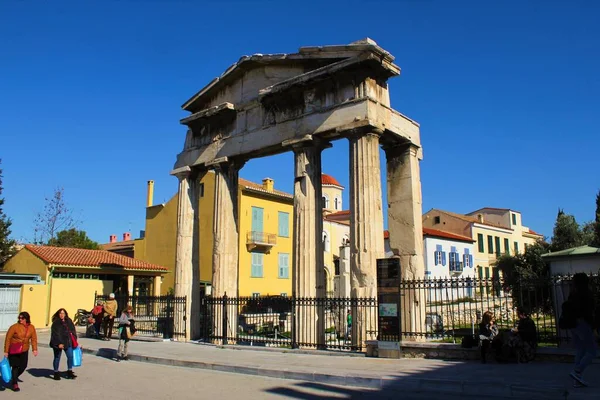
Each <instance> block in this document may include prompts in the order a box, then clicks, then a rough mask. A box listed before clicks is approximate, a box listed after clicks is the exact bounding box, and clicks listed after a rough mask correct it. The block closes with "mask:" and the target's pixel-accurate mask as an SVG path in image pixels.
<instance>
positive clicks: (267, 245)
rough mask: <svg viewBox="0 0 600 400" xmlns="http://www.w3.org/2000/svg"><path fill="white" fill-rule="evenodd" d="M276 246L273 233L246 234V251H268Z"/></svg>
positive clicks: (254, 232)
mask: <svg viewBox="0 0 600 400" xmlns="http://www.w3.org/2000/svg"><path fill="white" fill-rule="evenodd" d="M276 244H277V235H276V234H274V233H266V232H257V231H249V232H248V233H247V234H246V247H248V251H252V250H254V249H257V250H265V251H269V250H271V247H273V246H275V245H276Z"/></svg>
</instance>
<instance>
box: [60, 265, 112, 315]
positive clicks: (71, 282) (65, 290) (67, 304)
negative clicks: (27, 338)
mask: <svg viewBox="0 0 600 400" xmlns="http://www.w3.org/2000/svg"><path fill="white" fill-rule="evenodd" d="M87 273H89V271H88V272H87ZM112 290H113V283H112V281H101V280H99V279H62V278H52V288H51V294H50V315H49V317H50V318H51V317H52V315H53V314H54V313H55V312H56V310H58V309H59V308H64V309H65V310H67V312H68V313H69V317H71V318H74V317H75V313H76V312H77V309H78V308H83V309H86V310H88V311H89V310H91V309H92V308H93V307H94V301H95V298H94V293H98V294H105V295H107V294H109V293H110V292H112Z"/></svg>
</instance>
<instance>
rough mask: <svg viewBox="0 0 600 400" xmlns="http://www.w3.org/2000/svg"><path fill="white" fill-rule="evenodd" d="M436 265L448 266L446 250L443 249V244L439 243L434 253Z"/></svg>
mask: <svg viewBox="0 0 600 400" xmlns="http://www.w3.org/2000/svg"><path fill="white" fill-rule="evenodd" d="M433 257H434V260H435V265H442V266H444V267H445V266H446V252H445V251H442V245H441V244H438V245H436V246H435V252H434V253H433Z"/></svg>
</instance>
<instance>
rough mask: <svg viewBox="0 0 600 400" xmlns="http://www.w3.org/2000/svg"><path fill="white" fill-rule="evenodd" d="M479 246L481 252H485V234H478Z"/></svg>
mask: <svg viewBox="0 0 600 400" xmlns="http://www.w3.org/2000/svg"><path fill="white" fill-rule="evenodd" d="M477 246H478V250H479V252H480V253H485V243H484V242H483V235H482V234H481V233H478V234H477Z"/></svg>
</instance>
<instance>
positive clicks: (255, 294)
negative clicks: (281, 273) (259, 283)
mask: <svg viewBox="0 0 600 400" xmlns="http://www.w3.org/2000/svg"><path fill="white" fill-rule="evenodd" d="M257 297H260V293H258V292H254V293H252V298H254V299H256V298H257Z"/></svg>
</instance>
